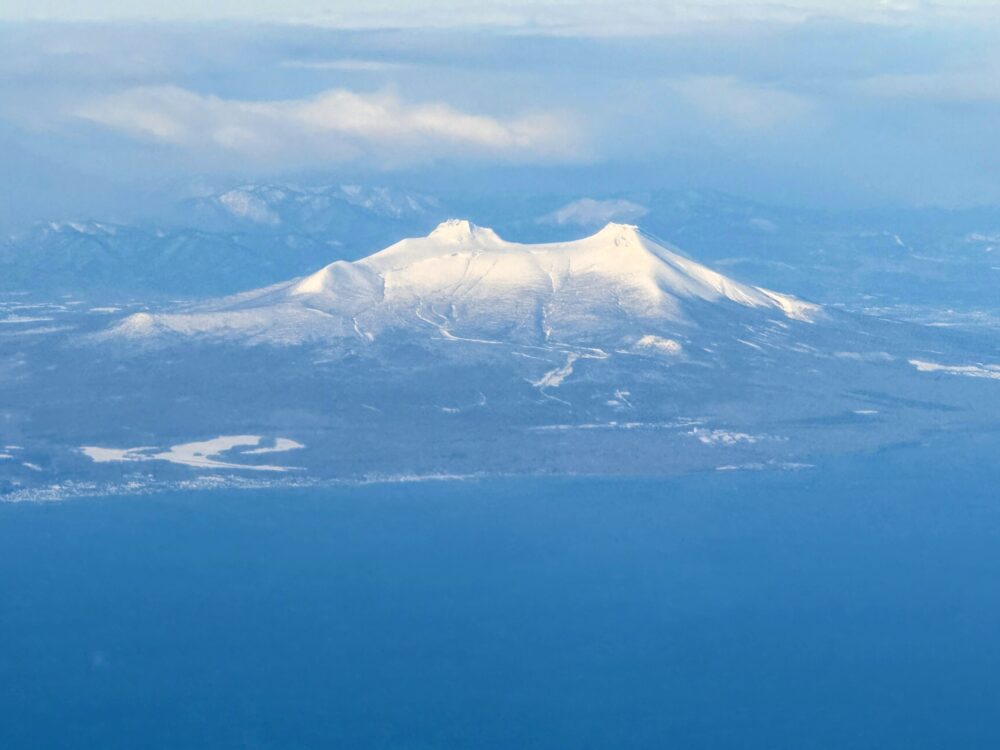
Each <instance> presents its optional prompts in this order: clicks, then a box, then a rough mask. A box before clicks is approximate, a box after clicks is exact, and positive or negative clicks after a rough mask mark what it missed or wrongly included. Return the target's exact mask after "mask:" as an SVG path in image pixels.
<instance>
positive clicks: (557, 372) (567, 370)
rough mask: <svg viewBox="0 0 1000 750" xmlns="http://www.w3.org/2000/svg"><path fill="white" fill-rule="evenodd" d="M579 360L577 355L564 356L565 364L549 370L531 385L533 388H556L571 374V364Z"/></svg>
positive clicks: (571, 353) (572, 353)
mask: <svg viewBox="0 0 1000 750" xmlns="http://www.w3.org/2000/svg"><path fill="white" fill-rule="evenodd" d="M579 358H580V355H579V354H577V353H576V352H570V353H569V354H567V355H566V364H564V365H563V366H562V367H557V368H556V369H554V370H549V371H548V372H547V373H545V374H544V375H542V377H541V378H539V379H538V380H535V381H534V382H532V385H533V386H535V388H558V387H559V386H560V385H562V383H563V381H564V380H565V379H566V378H568V377H569V376H570V375H572V374H573V363H574V362H576V361H577V360H578V359H579Z"/></svg>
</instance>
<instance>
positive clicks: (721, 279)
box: [114, 220, 823, 343]
mask: <svg viewBox="0 0 1000 750" xmlns="http://www.w3.org/2000/svg"><path fill="white" fill-rule="evenodd" d="M706 316H708V317H710V318H711V319H712V320H713V321H718V319H719V316H722V319H723V320H724V321H726V320H729V321H741V320H751V319H753V320H757V319H760V318H761V316H764V317H765V318H766V317H772V318H773V317H777V318H780V319H787V320H792V321H799V322H803V323H809V322H813V321H815V320H817V319H819V318H821V317H822V316H823V312H822V310H821V309H820V308H819V307H818V306H817V305H813V304H810V303H807V302H803V301H801V300H798V299H796V298H794V297H791V296H789V295H784V294H779V293H777V292H772V291H770V290H767V289H762V288H759V287H753V286H748V285H746V284H741V283H739V282H737V281H734V280H732V279H729V278H727V277H725V276H723V275H722V274H720V273H717V272H716V271H713V270H711V269H709V268H706V267H705V266H702V265H699V264H698V263H695V262H694V261H692V260H690V259H688V258H685V257H684V256H682V255H680V254H678V253H677V252H675V251H673V250H670V249H668V248H667V247H666V246H664V245H663V244H661V243H659V242H656V241H655V240H653V239H652V238H650V237H648V236H647V235H645V234H643V233H642V232H641V231H639V230H638V229H637V228H636V227H634V226H631V225H625V224H608V225H607V226H606V227H604V228H603V229H602V230H600V231H599V232H597V233H596V234H594V235H592V236H590V237H586V238H584V239H581V240H576V241H572V242H560V243H549V244H540V245H529V244H520V243H516V242H508V241H506V240H503V239H501V238H500V237H499V236H498V235H497V234H496V233H495V232H493V231H492V230H490V229H486V228H482V227H477V226H475V225H473V224H471V223H469V222H468V221H459V220H450V221H447V222H444V223H443V224H441V225H440V226H438V227H437V228H436V229H435V230H434V231H433V232H431V233H430V234H429V235H427V236H426V237H420V238H412V239H406V240H402V241H401V242H397V243H396V244H394V245H392V246H390V247H388V248H386V249H385V250H382V251H381V252H377V253H375V254H374V255H370V256H368V257H367V258H364V259H362V260H359V261H356V262H353V263H350V262H346V261H337V262H334V263H331V264H330V265H328V266H326V267H324V268H322V269H320V270H319V271H317V272H316V273H314V274H312V275H310V276H306V277H304V278H301V279H295V280H293V281H290V282H286V283H284V284H279V285H277V286H273V287H269V288H266V289H261V290H256V291H253V292H248V293H246V294H242V295H237V296H234V297H229V298H225V299H222V300H218V301H215V302H212V303H209V304H207V305H201V306H199V307H197V308H192V309H189V310H185V311H183V312H175V313H166V314H148V313H142V314H139V315H134V316H132V317H130V318H127V319H126V320H125V321H123V322H122V323H121V324H120V325H119V326H117V327H116V328H115V330H114V332H115V333H116V334H121V335H126V336H134V337H150V336H155V335H156V334H162V333H175V334H190V335H194V334H202V335H211V336H222V337H237V338H239V339H241V340H257V341H260V340H265V341H270V342H274V343H299V342H303V341H309V340H322V339H335V338H357V339H360V340H363V341H373V340H376V339H378V338H379V337H381V336H383V335H386V334H388V333H392V332H398V331H401V330H410V331H412V330H414V329H416V330H422V331H425V332H430V333H434V334H436V335H438V336H439V337H443V338H468V339H473V340H481V341H489V340H494V339H501V340H506V341H513V340H516V341H526V340H536V341H538V342H549V341H552V340H559V341H577V342H581V341H584V340H593V341H598V340H600V341H602V342H607V341H609V340H610V341H628V342H631V343H636V342H638V341H640V340H643V339H644V337H650V336H655V335H662V334H670V333H676V332H684V331H690V330H694V329H697V328H698V327H699V321H700V320H701V319H702V318H705V317H706ZM644 340H646V341H650V340H655V339H649V338H645V339H644Z"/></svg>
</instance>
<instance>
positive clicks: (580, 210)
mask: <svg viewBox="0 0 1000 750" xmlns="http://www.w3.org/2000/svg"><path fill="white" fill-rule="evenodd" d="M647 213H649V210H648V209H647V208H646V207H645V206H640V205H639V204H638V203H633V202H632V201H627V200H606V201H597V200H594V199H593V198H581V199H580V200H576V201H573V202H572V203H567V204H566V205H565V206H563V207H562V208H559V209H556V210H555V211H553V212H552V213H550V214H546V215H545V216H543V217H541V218H540V219H539V220H538V221H539V222H540V223H543V224H557V225H559V226H566V225H575V226H582V227H587V226H598V225H601V224H607V223H608V222H609V221H635V220H636V219H638V218H640V217H642V216H645V215H646V214H647Z"/></svg>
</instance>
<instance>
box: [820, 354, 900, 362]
mask: <svg viewBox="0 0 1000 750" xmlns="http://www.w3.org/2000/svg"><path fill="white" fill-rule="evenodd" d="M833 356H834V357H837V358H838V359H851V360H854V361H855V362H894V361H895V359H896V358H895V357H893V356H892V355H891V354H889V353H888V352H834V353H833Z"/></svg>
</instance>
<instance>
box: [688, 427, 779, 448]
mask: <svg viewBox="0 0 1000 750" xmlns="http://www.w3.org/2000/svg"><path fill="white" fill-rule="evenodd" d="M688 435H691V436H693V437H695V438H697V439H698V441H699V442H701V443H704V444H705V445H739V444H741V443H745V444H747V445H753V444H754V443H759V442H760V441H762V440H776V439H778V438H773V437H771V436H770V435H751V434H749V433H746V432H733V431H730V430H710V429H706V428H703V427H695V428H694V429H693V430H691V431H690V432H688Z"/></svg>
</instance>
